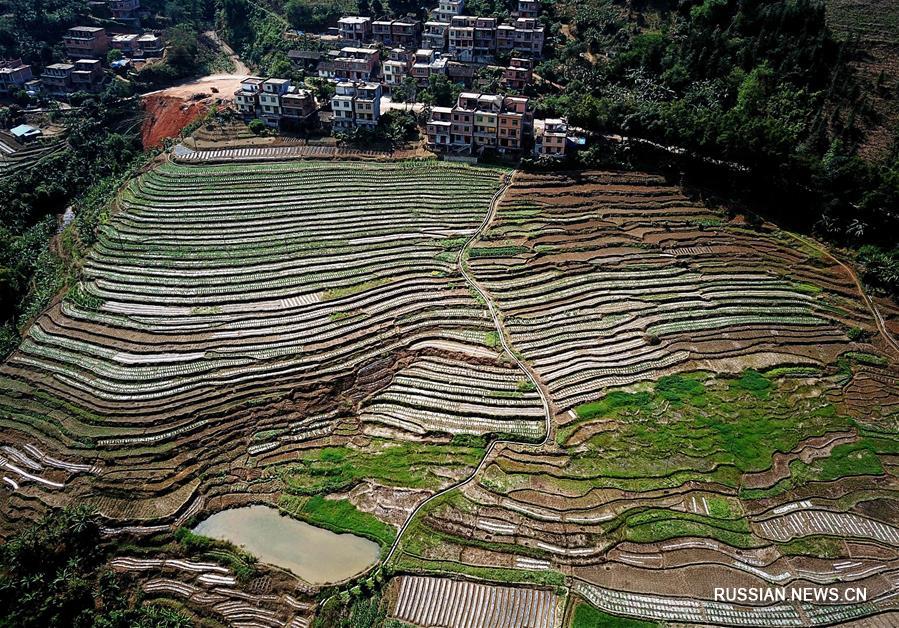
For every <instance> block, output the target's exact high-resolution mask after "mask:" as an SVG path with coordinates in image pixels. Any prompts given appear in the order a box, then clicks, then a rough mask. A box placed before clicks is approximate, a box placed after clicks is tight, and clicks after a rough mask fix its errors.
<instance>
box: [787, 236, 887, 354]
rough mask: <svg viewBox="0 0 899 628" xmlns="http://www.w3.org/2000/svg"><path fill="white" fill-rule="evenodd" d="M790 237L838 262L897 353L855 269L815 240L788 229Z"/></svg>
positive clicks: (881, 318)
mask: <svg viewBox="0 0 899 628" xmlns="http://www.w3.org/2000/svg"><path fill="white" fill-rule="evenodd" d="M785 233H787V234H788V235H789V236H790V237H792V238H793V239H795V240H799V241H800V242H802V243H803V244H805V245H807V246H810V247H812V248H813V249H815V250H816V251H818V252H819V253H821V254H822V255H824V256H826V257H827V258H828V259H830V260H831V261H832V262H834V263H836V264H838V265H839V266H840V267H841V268H842V269H843V270H845V271H846V272H847V273H849V276H850V277H851V278H852V281H854V282H855V287H856V288H857V289H858V293H859V294H860V295H861V296H862V300H863V301H864V302H865V305H867V306H868V309H869V310H870V311H871V314H872V315H873V316H874V324H875V325H877V330H878V331H879V332H880V335H881V336H883V339H884V340H886V342H887V344H888V345H889V346H890V347H891V348H892V349H893V351H895V352H896V354H897V355H899V342H897V341H896V339H895V338H893V335H892V334H891V333H890V330H889V329H888V328H887V326H886V321H884V320H883V316H882V315H881V314H880V311H879V310H878V309H877V306H876V305H875V304H874V301H872V300H871V297H869V296H868V294H867V293H866V292H865V287H864V285H862V282H861V279H859V278H858V274H857V273H856V272H855V270H854V269H853V268H852V267H851V266H849V264H847V263H845V262H843V261H842V260H841V259H839V258H838V257H836V256H835V255H834V254H833V253H831V252H830V251H829V250H828V249H827V247H825V246H823V245H821V244H818V243H817V242H816V241H815V240H813V239H811V238H806V237H803V236H801V235H798V234H796V233H792V232H790V231H786V232H785Z"/></svg>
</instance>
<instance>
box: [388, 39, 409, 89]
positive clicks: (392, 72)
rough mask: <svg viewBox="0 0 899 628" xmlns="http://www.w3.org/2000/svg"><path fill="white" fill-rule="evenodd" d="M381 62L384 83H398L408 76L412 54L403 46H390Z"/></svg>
mask: <svg viewBox="0 0 899 628" xmlns="http://www.w3.org/2000/svg"><path fill="white" fill-rule="evenodd" d="M387 57H388V58H387V60H386V61H384V62H383V63H382V64H381V69H382V72H383V75H384V84H385V85H399V84H401V83H402V82H403V81H404V80H406V77H407V76H409V70H410V69H411V68H412V62H413V55H412V54H410V53H409V52H408V51H407V50H406V49H404V48H392V49H391V50H390V51H389V52H388V53H387Z"/></svg>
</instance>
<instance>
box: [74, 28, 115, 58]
mask: <svg viewBox="0 0 899 628" xmlns="http://www.w3.org/2000/svg"><path fill="white" fill-rule="evenodd" d="M62 42H63V45H64V46H65V49H66V54H67V55H68V56H69V57H70V58H72V59H102V58H103V57H105V56H106V52H107V51H108V50H109V38H108V37H107V36H106V29H104V28H102V27H100V26H75V27H73V28H70V29H69V30H67V31H66V34H65V35H63V38H62Z"/></svg>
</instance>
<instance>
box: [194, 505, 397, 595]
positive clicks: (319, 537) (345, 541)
mask: <svg viewBox="0 0 899 628" xmlns="http://www.w3.org/2000/svg"><path fill="white" fill-rule="evenodd" d="M193 531H194V532H195V533H197V534H202V535H203V536H208V537H211V538H213V539H220V540H223V541H229V542H231V543H234V544H235V545H238V546H240V547H242V548H244V549H245V550H246V551H248V552H249V553H251V554H253V555H254V556H256V557H257V558H258V559H259V560H260V561H261V562H263V563H268V564H271V565H275V566H277V567H282V568H284V569H289V570H290V571H292V572H293V573H295V574H296V575H298V576H299V577H301V578H302V579H303V580H306V581H307V582H311V583H313V584H330V583H333V582H339V581H341V580H344V579H346V578H350V577H352V576H355V575H356V574H358V573H360V572H362V571H364V570H365V569H367V568H368V567H370V566H371V565H373V564H374V563H375V562H376V561H377V560H378V553H379V551H380V548H379V547H378V544H377V543H373V542H372V541H369V540H368V539H364V538H362V537H358V536H355V535H353V534H335V533H334V532H331V531H330V530H324V529H322V528H316V527H315V526H312V525H309V524H308V523H305V522H303V521H297V520H296V519H292V518H290V517H285V516H282V515H281V514H280V513H279V512H278V511H277V510H275V509H274V508H270V507H268V506H245V507H243V508H233V509H231V510H223V511H221V512H218V513H216V514H214V515H212V516H211V517H209V518H207V519H205V520H203V521H202V522H200V523H199V524H198V525H197V526H196V527H195V528H194V530H193Z"/></svg>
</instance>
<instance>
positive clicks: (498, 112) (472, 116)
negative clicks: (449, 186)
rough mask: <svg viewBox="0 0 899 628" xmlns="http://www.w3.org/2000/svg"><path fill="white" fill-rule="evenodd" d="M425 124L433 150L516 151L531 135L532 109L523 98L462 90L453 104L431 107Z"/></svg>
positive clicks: (471, 151) (472, 151)
mask: <svg viewBox="0 0 899 628" xmlns="http://www.w3.org/2000/svg"><path fill="white" fill-rule="evenodd" d="M447 123H448V124H447ZM427 128H428V146H429V147H430V148H433V149H436V150H451V151H455V152H461V153H465V152H467V153H476V152H480V151H481V150H483V149H486V148H492V149H496V150H497V151H499V152H501V153H505V152H518V151H520V150H522V149H523V148H524V147H525V144H526V143H527V142H528V141H529V140H530V138H531V136H532V135H533V113H532V111H531V107H530V101H529V100H528V99H527V98H523V97H517V96H506V97H503V96H501V95H498V94H479V93H474V92H462V93H461V94H459V99H458V100H457V102H456V106H455V107H452V108H448V107H435V108H432V109H431V119H430V120H429V121H428V125H427Z"/></svg>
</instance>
